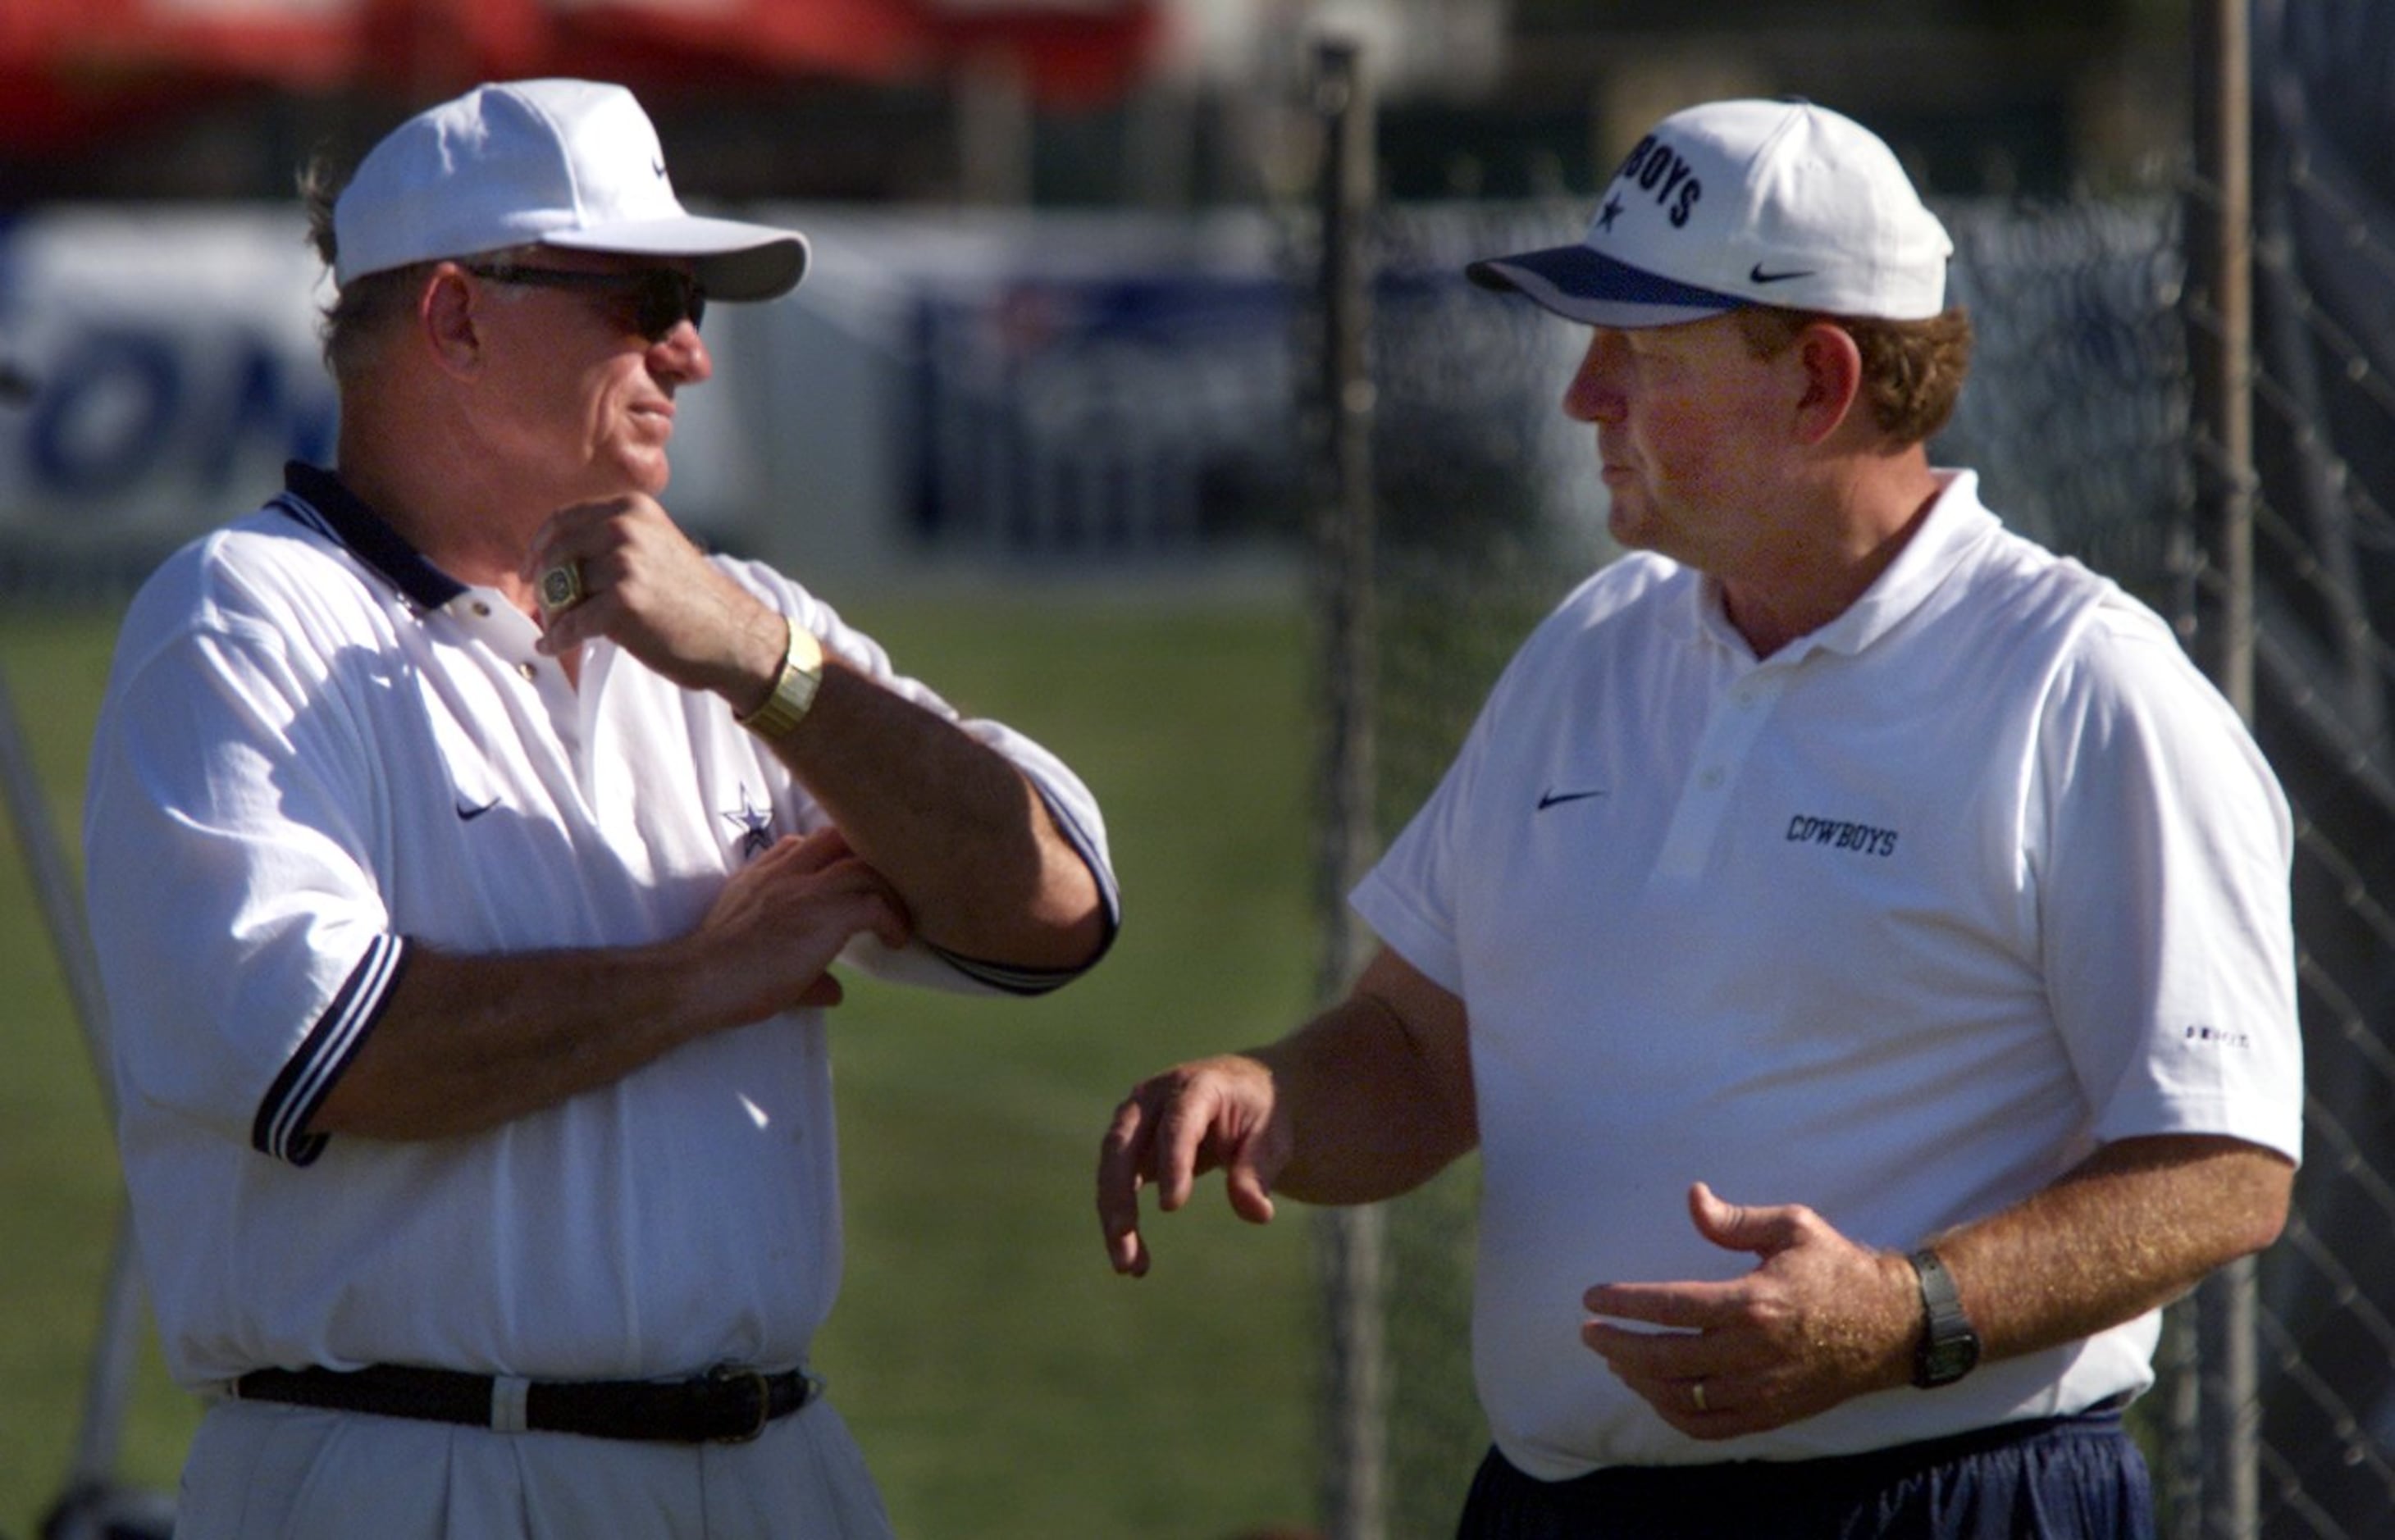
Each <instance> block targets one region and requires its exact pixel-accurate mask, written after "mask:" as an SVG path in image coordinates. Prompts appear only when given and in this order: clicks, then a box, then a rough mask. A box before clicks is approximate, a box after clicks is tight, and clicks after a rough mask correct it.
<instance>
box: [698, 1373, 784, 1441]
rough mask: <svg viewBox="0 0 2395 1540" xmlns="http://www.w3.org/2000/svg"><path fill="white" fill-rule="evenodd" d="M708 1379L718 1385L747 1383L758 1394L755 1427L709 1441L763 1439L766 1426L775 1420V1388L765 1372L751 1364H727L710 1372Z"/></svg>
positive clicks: (720, 1434) (720, 1435)
mask: <svg viewBox="0 0 2395 1540" xmlns="http://www.w3.org/2000/svg"><path fill="white" fill-rule="evenodd" d="M707 1377H708V1380H710V1381H711V1382H713V1383H714V1384H717V1385H732V1384H738V1383H741V1382H743V1381H745V1382H747V1383H748V1385H750V1386H752V1387H754V1388H755V1389H756V1393H757V1421H756V1424H755V1425H754V1426H753V1427H749V1428H742V1429H740V1430H739V1431H737V1432H732V1433H719V1434H716V1435H715V1436H713V1437H712V1438H710V1439H708V1442H709V1443H753V1442H755V1441H757V1440H758V1439H760V1438H761V1437H763V1436H764V1432H765V1427H766V1425H767V1424H768V1423H770V1422H772V1421H773V1420H774V1387H773V1385H772V1384H771V1383H770V1382H769V1381H768V1380H767V1379H766V1378H765V1371H764V1370H762V1369H760V1368H757V1367H755V1366H753V1365H751V1364H747V1363H731V1362H725V1363H719V1364H717V1365H715V1367H713V1368H711V1369H709V1370H708V1371H707Z"/></svg>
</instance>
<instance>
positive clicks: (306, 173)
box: [298, 151, 430, 385]
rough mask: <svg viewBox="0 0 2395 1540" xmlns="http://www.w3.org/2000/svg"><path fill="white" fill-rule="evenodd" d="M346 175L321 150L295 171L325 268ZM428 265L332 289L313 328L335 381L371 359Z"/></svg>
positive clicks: (334, 250) (311, 239)
mask: <svg viewBox="0 0 2395 1540" xmlns="http://www.w3.org/2000/svg"><path fill="white" fill-rule="evenodd" d="M349 179H350V168H347V167H343V166H341V165H337V163H336V162H335V161H334V160H333V158H332V156H331V155H330V154H328V153H326V152H324V151H318V152H317V153H316V154H315V155H314V156H312V157H311V158H310V160H309V162H308V164H307V165H304V166H302V167H301V168H300V170H299V178H298V189H299V202H300V205H301V206H302V207H303V208H305V209H306V210H307V214H308V244H310V245H311V246H313V247H315V248H316V255H317V256H318V257H321V258H323V260H324V270H325V271H327V272H330V271H332V270H333V264H334V261H335V259H336V258H337V257H338V256H339V254H340V241H339V237H338V236H337V234H336V233H335V230H334V228H333V205H334V204H335V202H336V201H337V199H338V198H339V197H340V195H341V189H342V188H344V187H346V186H348V185H349ZM429 267H430V263H424V262H418V263H414V264H411V265H410V266H407V267H404V268H392V269H390V270H387V271H383V272H371V273H367V274H364V276H362V277H359V278H353V279H351V281H350V282H349V283H344V284H341V285H340V287H339V288H338V289H337V291H336V292H335V294H334V296H333V299H332V302H331V303H330V304H328V305H326V306H325V307H324V314H323V317H322V319H321V321H320V322H319V324H318V327H317V335H318V336H320V337H322V338H323V340H324V365H325V367H326V368H328V369H330V370H331V371H332V372H333V378H334V379H335V380H337V381H338V382H340V383H342V384H344V385H346V384H348V383H349V381H350V380H351V379H352V378H354V377H355V376H356V375H357V374H358V372H359V371H360V370H361V369H363V368H364V366H365V365H366V364H367V363H368V362H370V361H371V360H372V358H373V356H374V350H375V347H376V344H377V342H378V341H379V340H380V337H381V335H382V333H383V331H384V329H385V328H386V327H387V326H388V325H389V324H390V322H391V321H392V320H394V319H395V318H397V317H400V316H404V315H405V314H407V313H408V311H409V310H410V309H413V308H414V305H415V301H416V296H417V293H418V290H419V285H420V283H421V282H422V280H423V277H424V274H425V270H427V269H428V268H429Z"/></svg>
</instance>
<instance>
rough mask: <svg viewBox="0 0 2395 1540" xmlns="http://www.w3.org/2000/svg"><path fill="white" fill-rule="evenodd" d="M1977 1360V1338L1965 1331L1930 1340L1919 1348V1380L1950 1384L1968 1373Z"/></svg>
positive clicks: (1927, 1382)
mask: <svg viewBox="0 0 2395 1540" xmlns="http://www.w3.org/2000/svg"><path fill="white" fill-rule="evenodd" d="M1978 1362H1979V1339H1978V1337H1976V1336H1971V1335H1970V1334H1969V1333H1967V1332H1966V1333H1965V1334H1964V1335H1962V1336H1952V1337H1948V1338H1946V1339H1945V1340H1943V1341H1938V1342H1931V1343H1929V1344H1928V1345H1926V1346H1925V1347H1924V1348H1923V1349H1922V1350H1921V1381H1922V1383H1923V1384H1925V1385H1952V1383H1953V1382H1954V1381H1956V1380H1958V1379H1961V1378H1962V1377H1963V1376H1964V1375H1967V1374H1969V1373H1970V1372H1971V1370H1972V1368H1973V1367H1974V1366H1975V1365H1977V1364H1978Z"/></svg>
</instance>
